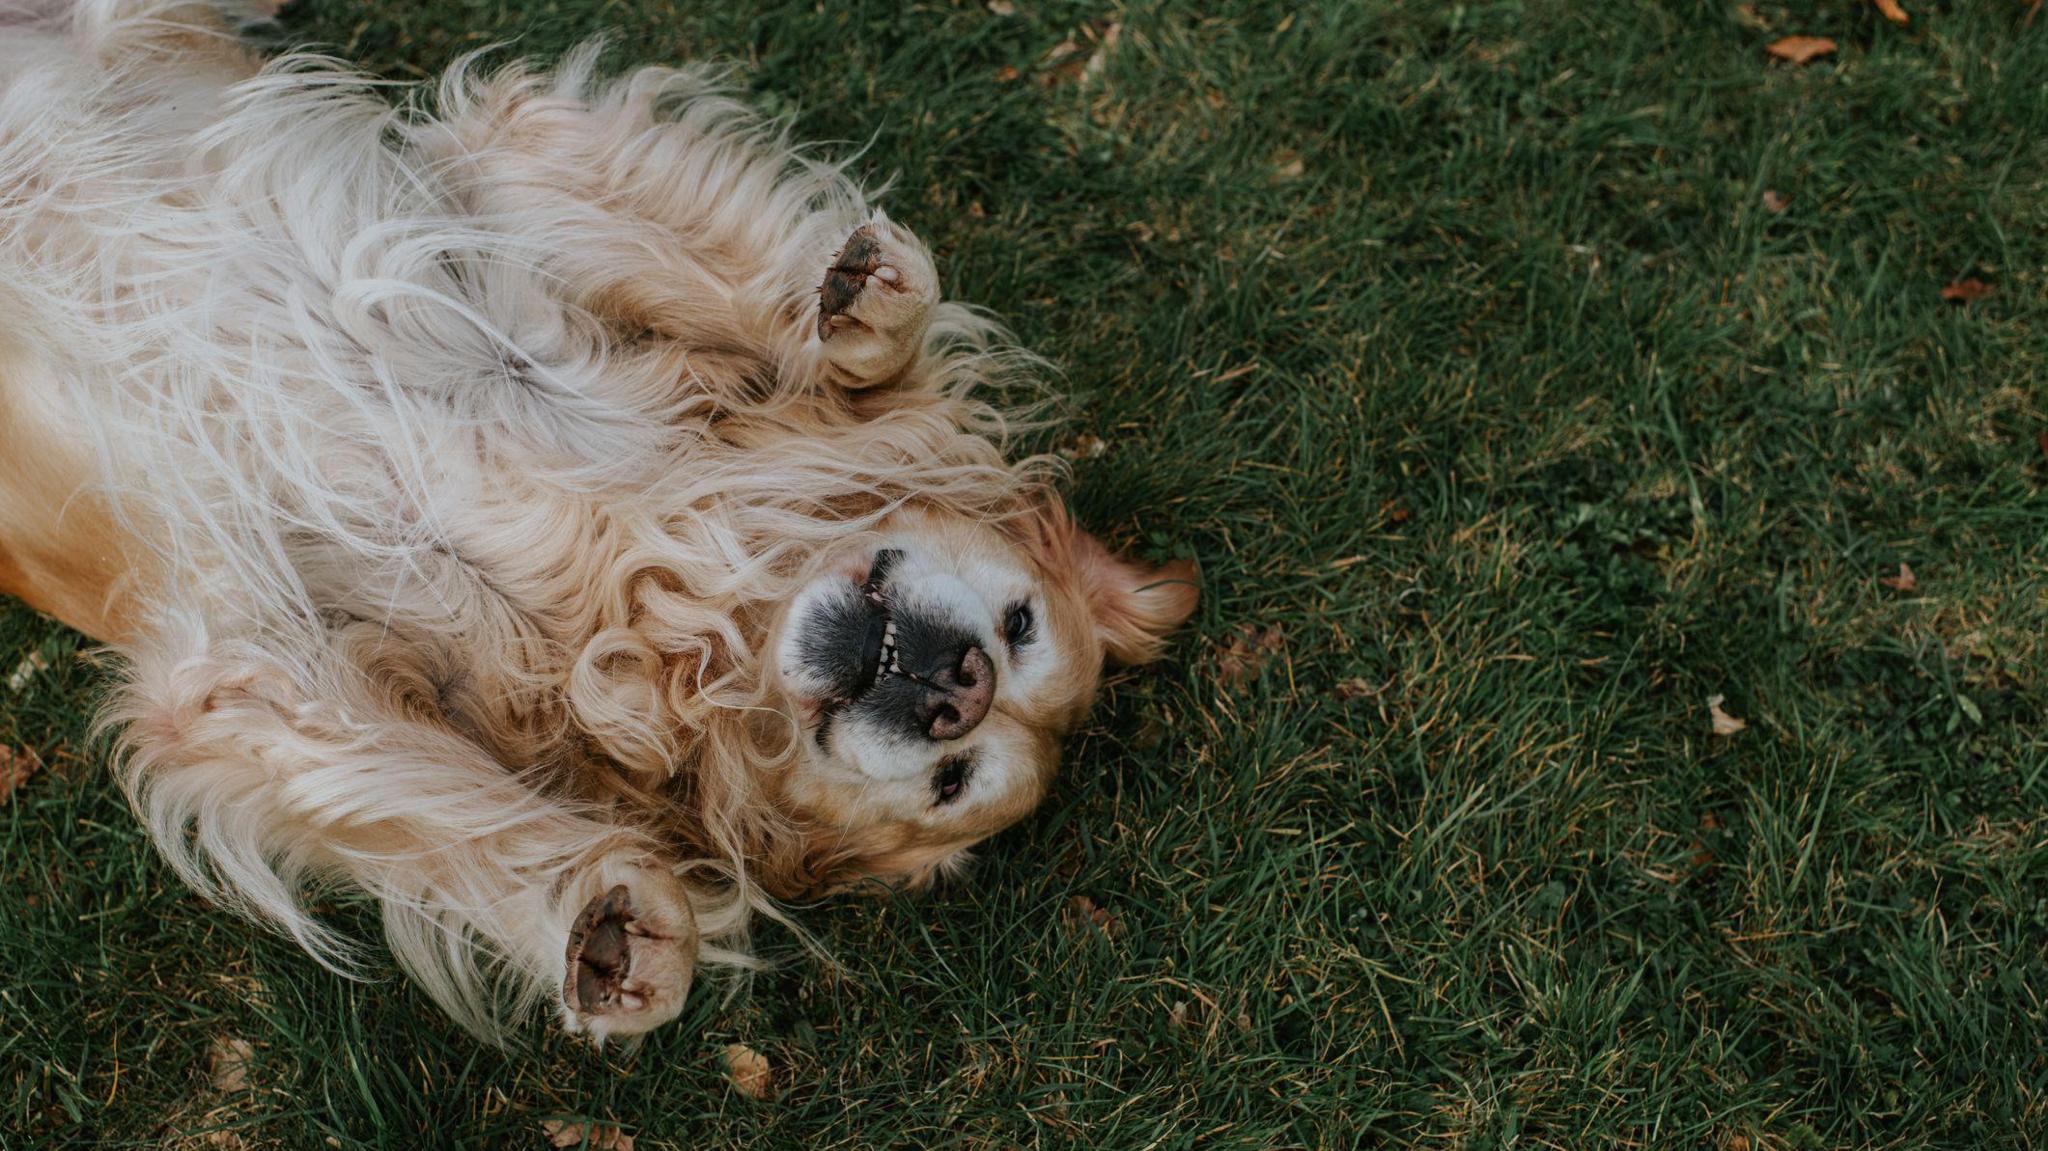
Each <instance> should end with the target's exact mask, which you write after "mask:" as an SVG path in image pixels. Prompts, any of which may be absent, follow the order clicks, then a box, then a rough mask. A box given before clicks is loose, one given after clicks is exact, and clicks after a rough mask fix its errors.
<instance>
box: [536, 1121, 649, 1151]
mask: <svg viewBox="0 0 2048 1151" xmlns="http://www.w3.org/2000/svg"><path fill="white" fill-rule="evenodd" d="M540 1133H541V1134H543V1135H545V1136H547V1137H548V1144H549V1145H550V1146H553V1147H564V1148H566V1147H584V1148H588V1149H589V1151H633V1137H632V1136H631V1135H628V1134H626V1133H625V1132H624V1131H621V1130H619V1129H618V1128H617V1127H614V1126H612V1125H611V1124H609V1123H588V1122H584V1121H582V1120H572V1119H545V1120H542V1121H541V1125H540Z"/></svg>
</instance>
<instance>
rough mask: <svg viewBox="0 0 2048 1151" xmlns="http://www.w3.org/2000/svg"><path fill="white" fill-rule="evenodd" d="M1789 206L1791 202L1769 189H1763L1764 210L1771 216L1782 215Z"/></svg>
mask: <svg viewBox="0 0 2048 1151" xmlns="http://www.w3.org/2000/svg"><path fill="white" fill-rule="evenodd" d="M1791 206H1792V201H1790V200H1787V199H1786V198H1785V197H1783V196H1780V195H1779V194H1778V193H1776V192H1774V191H1772V190H1771V189H1769V188H1765V189H1764V210H1765V211H1767V212H1769V213H1770V214H1771V215H1773V216H1777V215H1782V214H1783V213H1784V211H1785V209H1787V208H1789V207H1791Z"/></svg>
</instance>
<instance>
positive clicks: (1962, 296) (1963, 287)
mask: <svg viewBox="0 0 2048 1151" xmlns="http://www.w3.org/2000/svg"><path fill="white" fill-rule="evenodd" d="M1997 290H1998V289H1997V288H1996V287H1993V286H1992V285H1990V284H1987V283H1985V282H1984V281H1982V280H1980V279H1978V278H1977V277H1975V276H1971V277H1969V278H1967V279H1962V280H1957V281H1956V282H1955V283H1953V284H1950V285H1949V286H1947V287H1945V288H1943V289H1942V290H1941V298H1942V299H1944V300H1947V301H1949V302H1950V303H1954V304H1971V303H1975V302H1977V301H1978V300H1981V299H1983V298H1984V297H1986V296H1989V295H1991V294H1992V293H1993V292H1996V291H1997Z"/></svg>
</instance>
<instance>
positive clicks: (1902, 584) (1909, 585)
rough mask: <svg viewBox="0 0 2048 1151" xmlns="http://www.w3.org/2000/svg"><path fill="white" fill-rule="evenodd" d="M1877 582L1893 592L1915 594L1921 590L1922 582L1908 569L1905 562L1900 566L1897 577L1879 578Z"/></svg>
mask: <svg viewBox="0 0 2048 1151" xmlns="http://www.w3.org/2000/svg"><path fill="white" fill-rule="evenodd" d="M1877 582H1879V583H1881V584H1883V585H1884V586H1886V587H1888V588H1890V589H1892V590H1893V591H1903V592H1914V591H1919V590H1920V580H1919V579H1918V578H1917V577H1915V576H1914V575H1913V569H1912V568H1910V567H1908V566H1907V565H1906V564H1905V563H1904V562H1903V561H1901V562H1900V564H1899V574H1897V575H1895V576H1879V577H1878V578H1877Z"/></svg>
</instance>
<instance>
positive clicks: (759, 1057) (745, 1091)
mask: <svg viewBox="0 0 2048 1151" xmlns="http://www.w3.org/2000/svg"><path fill="white" fill-rule="evenodd" d="M723 1055H724V1059H725V1077H726V1078H727V1079H730V1080H731V1081H732V1085H733V1087H734V1089H735V1090H737V1091H738V1092H739V1093H740V1094H742V1095H744V1096H746V1097H747V1098H749V1099H771V1098H773V1097H774V1095H775V1068H774V1067H773V1066H772V1065H771V1064H770V1063H769V1062H768V1057H767V1056H766V1055H763V1054H761V1053H760V1052H759V1051H756V1050H754V1049H753V1048H751V1047H749V1046H747V1045H746V1044H744V1043H730V1044H727V1045H726V1048H725V1051H724V1053H723Z"/></svg>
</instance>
